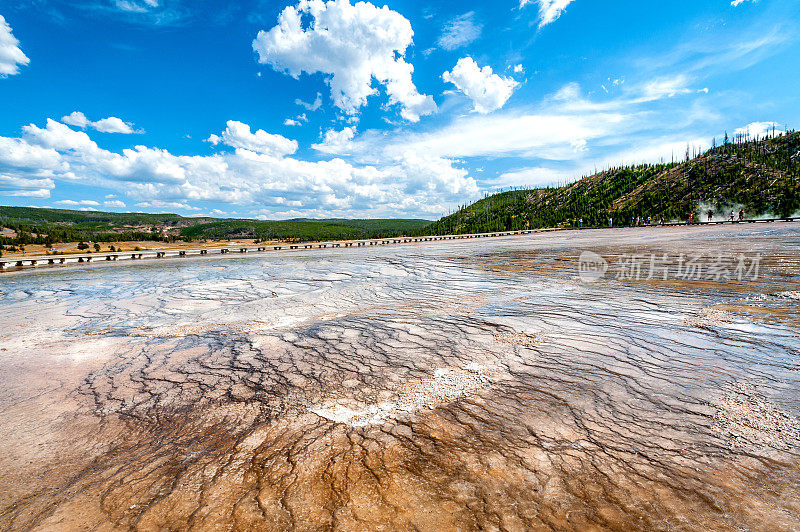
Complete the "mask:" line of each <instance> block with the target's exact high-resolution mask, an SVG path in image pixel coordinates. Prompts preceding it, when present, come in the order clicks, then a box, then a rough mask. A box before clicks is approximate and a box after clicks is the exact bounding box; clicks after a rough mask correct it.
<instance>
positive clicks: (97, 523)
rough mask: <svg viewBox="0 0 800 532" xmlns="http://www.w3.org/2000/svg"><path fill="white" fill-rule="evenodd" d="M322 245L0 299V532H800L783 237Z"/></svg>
mask: <svg viewBox="0 0 800 532" xmlns="http://www.w3.org/2000/svg"><path fill="white" fill-rule="evenodd" d="M384 240H386V239H384ZM388 240H390V241H391V240H393V239H388ZM400 240H402V239H400ZM391 243H394V242H391ZM400 244H406V245H400ZM314 246H315V247H314V248H305V247H304V245H303V244H300V245H299V247H298V248H297V249H291V250H288V249H286V250H284V249H282V250H279V251H281V252H280V253H273V252H271V251H278V250H266V251H265V252H263V253H252V252H247V253H239V251H238V250H236V249H231V250H230V253H229V254H222V253H211V252H209V254H207V255H205V256H203V257H196V258H194V259H193V260H147V261H146V260H141V261H139V260H135V261H127V260H125V261H123V260H119V262H117V263H116V264H115V265H114V266H113V267H101V265H100V264H97V263H95V262H93V263H90V264H83V265H77V266H75V267H71V268H47V267H44V268H40V267H38V265H37V267H36V268H27V267H26V268H22V269H12V271H7V272H6V273H4V274H3V275H2V276H0V316H2V318H0V320H1V321H2V324H1V325H2V326H0V479H2V480H0V487H1V488H2V489H0V530H130V529H136V530H287V529H292V528H294V529H299V530H359V531H361V530H381V529H382V530H436V531H450V530H453V531H456V530H581V531H583V530H764V531H774V530H787V531H789V530H798V529H800V497H798V492H799V491H800V423H799V422H798V419H799V418H800V391H798V390H800V296H798V294H800V277H799V276H798V271H800V269H798V268H799V267H800V224H796V223H771V224H738V225H724V226H723V225H718V226H692V227H677V226H676V227H652V228H635V229H634V228H632V229H618V230H584V231H558V232H546V233H535V234H534V233H532V234H525V235H511V236H503V237H498V238H470V239H459V240H447V241H444V240H437V241H418V242H398V245H373V246H369V245H368V244H367V245H364V246H356V245H355V244H354V245H353V246H345V245H344V243H340V246H339V247H328V248H323V249H324V250H325V251H324V252H320V249H319V248H318V247H316V246H318V244H314ZM357 248H361V249H357ZM283 251H287V252H286V253H284V252H283ZM288 251H291V252H288ZM585 252H591V256H592V257H600V258H601V259H602V261H603V262H597V261H596V262H595V264H600V265H601V266H604V267H603V268H594V269H591V270H582V269H581V268H579V257H581V256H589V255H585V254H584V253H585ZM231 255H235V256H236V257H237V260H228V259H229V258H230V256H231ZM98 258H99V257H98V256H95V258H94V261H97V260H98ZM632 258H637V260H638V261H639V262H637V264H638V266H637V269H635V270H634V269H633V268H632V264H633V262H632ZM656 258H657V259H658V260H659V261H661V260H665V259H666V258H671V261H672V262H673V263H674V264H677V265H678V266H679V268H678V269H677V270H674V271H673V270H665V273H664V275H662V274H661V273H660V272H659V273H658V274H656V275H653V274H652V271H651V272H650V274H649V275H648V274H647V271H646V265H647V264H654V263H655V259H656ZM723 259H724V260H723ZM756 259H757V260H758V264H757V266H758V268H755V267H754V264H755V261H756ZM737 261H738V264H746V265H747V266H748V267H747V271H746V272H745V273H746V274H747V275H744V276H742V275H739V276H737V275H736V272H737V271H739V270H737V268H736V264H737ZM109 262H111V263H113V260H112V261H109ZM103 263H104V264H105V260H104V259H103ZM720 264H726V265H727V266H726V269H725V270H721V269H720V268H719V265H720ZM642 265H644V266H642ZM688 265H691V268H692V269H691V270H690V269H689V266H688ZM606 267H607V271H606ZM698 267H699V268H701V269H702V273H703V274H702V275H700V274H699V272H700V270H698V269H697V268H698ZM642 268H644V270H643V269H642ZM586 271H590V272H591V273H593V274H594V273H597V272H599V275H598V276H597V277H593V278H591V279H587V278H586V277H585V276H584V274H585V273H586ZM634 271H635V273H636V275H634ZM688 271H691V272H693V273H698V275H696V276H694V277H690V276H687V275H686V273H687V272H688ZM739 273H742V272H741V271H739ZM640 274H641V275H640ZM673 274H674V275H673Z"/></svg>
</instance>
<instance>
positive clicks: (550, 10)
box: [519, 0, 573, 28]
mask: <svg viewBox="0 0 800 532" xmlns="http://www.w3.org/2000/svg"><path fill="white" fill-rule="evenodd" d="M531 2H536V3H537V4H539V27H540V28H542V27H544V26H547V25H548V24H550V23H551V22H555V21H556V19H558V17H560V16H561V14H562V13H564V10H566V9H567V6H568V5H570V4H571V3H572V2H573V0H520V2H519V7H525V6H526V5H527V4H530V3H531Z"/></svg>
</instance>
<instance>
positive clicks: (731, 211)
mask: <svg viewBox="0 0 800 532" xmlns="http://www.w3.org/2000/svg"><path fill="white" fill-rule="evenodd" d="M731 222H733V211H731Z"/></svg>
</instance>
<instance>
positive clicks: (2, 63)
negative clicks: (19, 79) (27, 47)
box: [0, 15, 30, 78]
mask: <svg viewBox="0 0 800 532" xmlns="http://www.w3.org/2000/svg"><path fill="white" fill-rule="evenodd" d="M28 63H30V59H28V56H26V55H25V54H24V53H22V50H20V48H19V41H18V40H17V38H16V37H14V34H12V33H11V26H10V25H9V24H8V22H6V19H5V18H3V15H0V78H5V77H8V76H13V75H15V74H19V67H20V65H22V66H24V65H27V64H28Z"/></svg>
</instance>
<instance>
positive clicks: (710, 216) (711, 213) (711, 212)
mask: <svg viewBox="0 0 800 532" xmlns="http://www.w3.org/2000/svg"><path fill="white" fill-rule="evenodd" d="M713 219H714V211H712V210H711V209H708V221H709V222H710V221H711V220H713Z"/></svg>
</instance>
